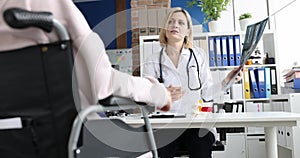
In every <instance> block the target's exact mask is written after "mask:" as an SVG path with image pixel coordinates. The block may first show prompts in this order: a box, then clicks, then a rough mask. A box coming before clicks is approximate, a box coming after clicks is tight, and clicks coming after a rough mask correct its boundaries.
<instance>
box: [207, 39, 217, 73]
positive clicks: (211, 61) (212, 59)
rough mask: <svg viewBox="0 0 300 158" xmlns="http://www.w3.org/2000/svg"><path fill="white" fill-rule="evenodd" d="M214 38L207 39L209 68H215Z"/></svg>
mask: <svg viewBox="0 0 300 158" xmlns="http://www.w3.org/2000/svg"><path fill="white" fill-rule="evenodd" d="M214 43H215V42H214V38H213V37H208V45H209V46H208V48H209V66H210V67H215V66H216V57H215V44H214Z"/></svg>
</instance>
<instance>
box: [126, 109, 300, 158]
mask: <svg viewBox="0 0 300 158" xmlns="http://www.w3.org/2000/svg"><path fill="white" fill-rule="evenodd" d="M123 120H124V121H125V122H126V123H127V124H130V125H136V126H139V125H141V124H143V120H141V119H132V118H125V119H123ZM297 120H300V114H298V113H288V112H261V113H256V112H255V113H250V112H247V113H201V114H198V115H195V116H187V117H186V118H163V119H160V118H155V119H150V123H151V125H152V128H154V129H159V128H210V127H264V130H265V139H266V155H267V158H278V155H277V152H278V151H277V150H278V149H277V135H276V127H277V126H297Z"/></svg>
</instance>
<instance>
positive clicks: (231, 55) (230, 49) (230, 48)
mask: <svg viewBox="0 0 300 158" xmlns="http://www.w3.org/2000/svg"><path fill="white" fill-rule="evenodd" d="M227 40H228V42H227V44H228V45H227V48H228V60H229V63H228V65H229V66H235V64H234V62H235V59H234V49H233V47H234V45H233V36H228V39H227Z"/></svg>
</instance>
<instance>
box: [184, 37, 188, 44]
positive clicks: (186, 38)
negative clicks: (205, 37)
mask: <svg viewBox="0 0 300 158" xmlns="http://www.w3.org/2000/svg"><path fill="white" fill-rule="evenodd" d="M183 43H184V44H187V43H188V36H184V39H183Z"/></svg>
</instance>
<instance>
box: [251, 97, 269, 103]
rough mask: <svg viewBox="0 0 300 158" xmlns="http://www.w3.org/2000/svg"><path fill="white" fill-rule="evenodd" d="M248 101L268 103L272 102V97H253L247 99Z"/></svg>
mask: <svg viewBox="0 0 300 158" xmlns="http://www.w3.org/2000/svg"><path fill="white" fill-rule="evenodd" d="M245 101H246V102H263V103H268V102H270V98H251V99H245Z"/></svg>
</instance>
